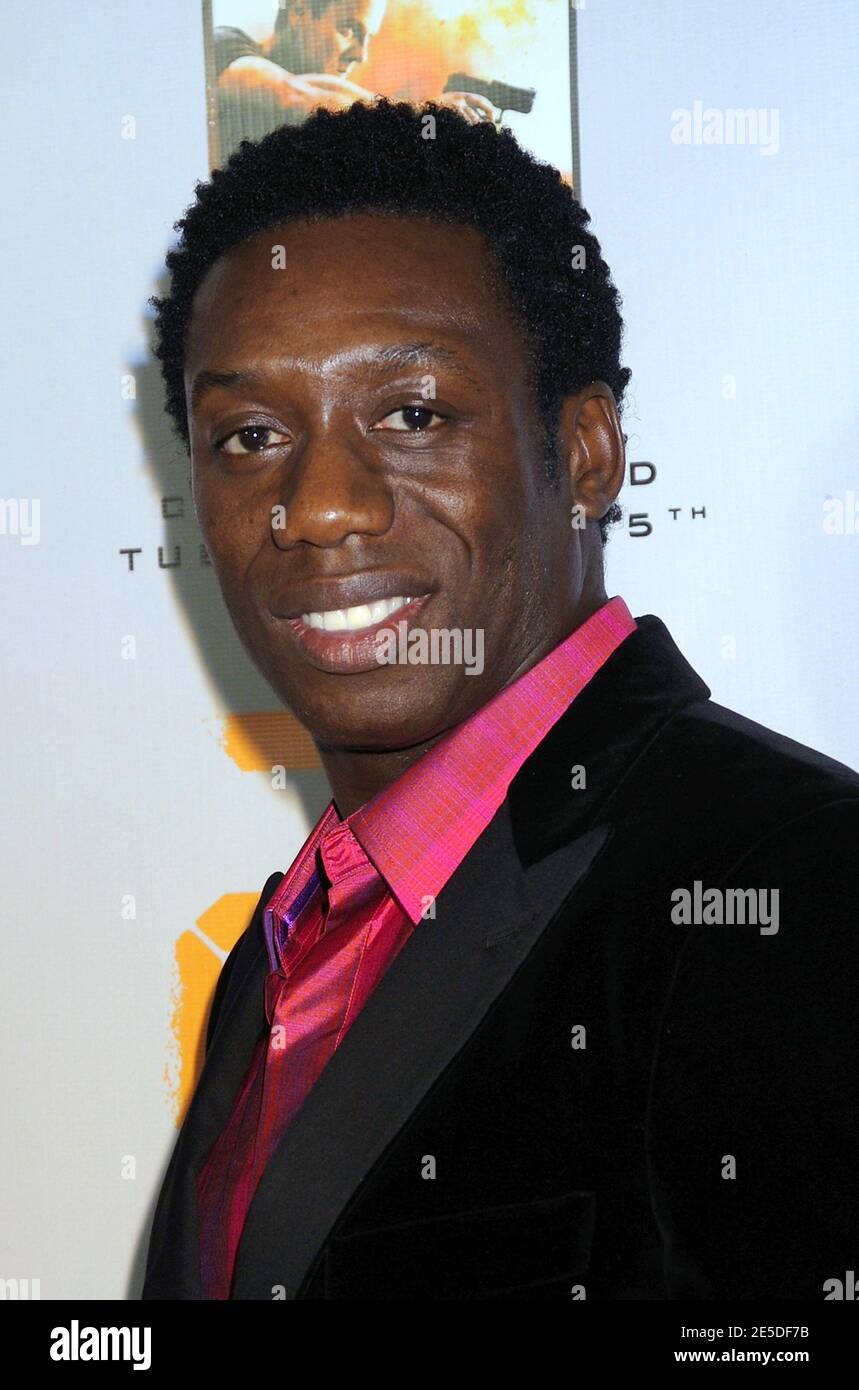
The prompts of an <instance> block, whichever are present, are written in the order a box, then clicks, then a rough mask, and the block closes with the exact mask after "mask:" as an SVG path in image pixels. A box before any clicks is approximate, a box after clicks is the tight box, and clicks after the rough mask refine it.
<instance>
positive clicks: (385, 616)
mask: <svg viewBox="0 0 859 1390" xmlns="http://www.w3.org/2000/svg"><path fill="white" fill-rule="evenodd" d="M431 598H432V594H431V593H430V594H420V595H418V596H417V597H411V596H410V595H397V596H395V597H394V598H389V599H379V600H378V601H377V602H376V603H361V604H357V605H356V606H355V607H354V608H335V609H328V610H322V611H316V612H313V611H312V612H309V613H302V615H301V617H300V618H286V619H284V620H283V621H285V623H286V626H287V627H288V628H289V629H290V631H291V632H292V634H293V637H294V639H295V642H296V644H297V646H298V647H299V649H300V651H301V653H302V655H303V656H304V658H305V659H306V660H307V661H309V663H310V665H311V666H315V667H316V669H317V670H319V671H328V672H331V673H336V674H340V675H347V674H355V673H357V672H359V671H377V670H380V669H381V668H382V667H383V666H384V665H385V662H384V661H383V660H380V642H379V634H380V633H382V632H394V633H396V634H398V635H399V636H400V637H401V638H403V637H405V636H406V634H407V633H408V631H409V629H410V627H411V626H412V625H413V624H414V622H415V620H416V619H417V617H418V615H419V613H420V612H421V611H422V610H423V608H424V607H425V605H426V604H427V603H428V602H429V600H430V599H431Z"/></svg>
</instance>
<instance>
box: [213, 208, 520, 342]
mask: <svg viewBox="0 0 859 1390" xmlns="http://www.w3.org/2000/svg"><path fill="white" fill-rule="evenodd" d="M485 251H486V247H485V242H484V239H483V237H482V236H481V234H480V233H479V232H477V230H476V229H474V228H470V227H462V226H456V227H454V226H451V225H449V224H445V223H436V222H431V223H427V221H426V220H424V219H410V218H388V217H385V218H382V219H381V220H380V219H379V218H375V217H362V216H355V217H349V218H332V219H323V220H320V221H317V222H307V221H301V222H295V223H292V222H290V223H287V224H282V225H280V226H277V227H273V228H269V229H266V230H264V231H262V232H258V233H256V234H255V235H254V236H253V237H251V238H249V239H248V240H247V241H245V242H242V243H240V244H239V245H237V246H235V247H232V248H231V249H230V250H229V251H228V252H226V253H224V255H223V256H222V257H221V258H220V259H219V260H218V261H217V262H216V263H215V265H214V266H213V267H212V268H211V269H210V270H209V272H208V274H207V275H206V277H205V278H204V280H203V282H202V283H201V285H200V287H199V289H198V290H197V294H196V296H195V300H194V307H193V313H192V317H191V326H190V333H189V351H192V350H193V345H194V340H195V338H197V337H198V334H203V335H204V337H205V339H209V338H210V336H211V334H212V332H213V331H217V332H221V331H222V330H223V328H224V326H225V324H226V323H227V322H229V325H230V329H231V331H232V332H233V333H234V334H239V335H242V336H243V335H244V333H245V332H248V333H249V334H250V335H252V336H253V335H263V334H265V333H266V332H286V333H287V334H291V333H292V332H295V333H299V332H300V333H301V334H302V336H304V337H307V338H309V339H313V338H314V337H316V336H321V337H324V336H325V335H326V334H327V333H329V332H330V330H331V327H332V326H334V327H337V328H338V330H339V331H343V332H347V333H348V332H349V331H350V328H351V326H352V325H353V324H355V323H356V321H357V320H361V321H362V322H370V321H374V324H375V327H376V329H378V330H379V331H381V332H384V331H385V330H386V328H387V329H388V330H389V331H388V336H389V338H390V339H391V341H392V342H393V341H395V340H397V339H403V336H404V331H403V328H402V325H405V324H408V325H410V332H411V336H412V337H414V338H415V339H417V338H419V337H421V336H436V335H435V334H431V333H430V330H431V329H432V328H433V327H436V328H437V327H441V328H444V327H445V326H447V327H448V328H449V329H450V330H452V331H456V332H458V333H459V334H462V335H463V337H464V338H465V339H469V338H472V337H473V336H477V337H483V336H485V334H486V332H487V330H488V329H492V331H495V332H498V331H500V330H501V329H502V327H503V323H502V319H504V318H507V314H506V312H505V309H506V306H504V305H502V303H501V299H500V296H499V294H498V291H497V288H496V287H495V285H494V284H493V282H492V281H491V278H490V276H489V275H488V274H487V263H486V255H485ZM386 321H388V322H387V323H386ZM195 328H196V329H197V330H198V331H197V333H195V331H194V330H195ZM406 336H409V334H408V333H407V334H406Z"/></svg>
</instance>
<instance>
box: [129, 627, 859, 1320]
mask: <svg viewBox="0 0 859 1390" xmlns="http://www.w3.org/2000/svg"><path fill="white" fill-rule="evenodd" d="M638 622H639V628H638V630H637V631H636V632H634V633H633V634H632V635H631V636H630V637H629V638H627V639H626V641H624V642H623V643H622V645H621V646H620V647H619V648H618V649H617V651H615V652H614V653H613V655H612V656H611V657H610V658H609V660H608V662H607V663H606V664H605V666H604V667H603V668H602V669H601V670H600V671H599V672H598V673H597V675H596V676H595V677H594V678H593V680H592V681H591V682H590V684H589V685H588V686H587V687H586V688H585V690H584V691H583V692H582V693H581V695H579V696H578V698H577V699H576V700H575V701H574V702H573V703H572V704H571V705H570V707H569V709H568V710H567V712H566V713H565V714H564V715H563V716H562V718H561V719H560V720H559V721H558V722H557V723H556V724H555V726H554V727H553V728H552V729H551V731H550V732H549V734H548V735H547V737H546V738H545V739H544V740H543V742H542V743H541V744H540V745H539V747H538V748H537V749H536V750H535V751H534V753H533V754H532V755H531V756H530V757H529V758H528V760H527V761H526V762H525V763H524V765H523V766H522V768H521V769H520V770H519V772H518V774H517V775H516V777H515V778H514V780H513V782H512V783H511V785H510V788H509V792H508V796H507V799H506V800H505V802H504V803H503V805H502V806H501V807H500V809H499V810H498V812H497V814H496V815H495V817H494V819H493V820H492V822H491V823H490V825H489V826H488V827H487V829H486V831H485V832H484V833H483V835H482V836H481V837H480V838H479V839H478V841H477V842H476V844H475V845H474V847H473V849H472V850H471V851H470V853H469V854H468V855H467V856H466V858H465V859H464V860H463V862H462V863H461V865H460V866H459V868H458V869H457V870H456V872H455V873H454V874H453V876H452V878H451V879H450V880H449V881H448V883H447V884H446V886H445V887H444V889H443V890H442V892H441V893H440V894H439V896H438V898H437V901H436V919H435V920H434V921H426V922H422V923H420V924H419V926H418V927H417V929H416V930H415V932H414V935H413V936H412V937H411V938H410V940H409V942H408V944H407V945H406V947H405V948H404V949H403V950H402V952H401V953H400V955H399V956H398V957H397V958H396V960H395V961H394V963H393V965H392V966H391V967H390V969H389V971H388V972H387V974H386V975H385V976H384V978H383V979H382V981H381V983H380V985H379V986H378V988H377V990H376V992H375V993H374V994H373V995H372V997H371V998H370V1000H369V1001H368V1003H367V1004H366V1006H365V1008H364V1009H363V1011H362V1012H361V1014H360V1015H359V1017H358V1018H357V1020H356V1021H355V1023H354V1024H353V1026H352V1027H351V1029H350V1031H349V1032H348V1033H347V1035H346V1037H345V1038H344V1040H343V1042H342V1043H341V1045H340V1047H339V1048H338V1050H337V1052H336V1053H335V1054H334V1056H333V1058H332V1059H331V1061H330V1062H329V1064H328V1065H327V1067H326V1068H325V1070H324V1072H323V1073H322V1075H321V1077H320V1079H319V1081H318V1082H317V1084H316V1085H315V1086H314V1088H313V1090H312V1091H311V1092H310V1095H309V1096H308V1098H307V1100H306V1102H305V1103H304V1105H303V1106H302V1108H301V1110H300V1111H299V1112H298V1115H297V1116H296V1118H295V1120H294V1121H293V1124H292V1126H291V1128H290V1130H289V1131H288V1133H287V1135H286V1137H285V1139H284V1140H283V1142H282V1143H281V1145H280V1147H279V1149H278V1150H277V1151H276V1153H275V1155H274V1157H273V1158H272V1160H271V1162H270V1164H269V1166H268V1168H267V1169H266V1172H265V1174H264V1175H263V1178H262V1180H261V1182H260V1184H259V1187H258V1188H257V1191H256V1194H255V1196H254V1200H253V1203H252V1205H251V1207H250V1210H249V1212H248V1217H247V1221H246V1224H245V1228H244V1232H243V1235H242V1240H241V1244H240V1246H239V1251H238V1257H237V1262H236V1274H235V1280H234V1285H233V1295H232V1296H233V1298H236V1299H268V1300H270V1299H278V1298H285V1299H307V1298H318V1299H330V1298H346V1299H391V1298H396V1299H421V1300H423V1299H474V1298H479V1299H497V1298H504V1299H506V1298H513V1299H522V1298H527V1299H561V1300H564V1301H569V1300H571V1299H581V1298H587V1299H597V1300H609V1299H716V1298H728V1299H754V1298H764V1297H773V1298H782V1299H792V1300H799V1299H814V1300H818V1299H819V1300H823V1299H824V1298H825V1297H826V1293H825V1291H824V1285H825V1284H827V1282H828V1281H829V1280H832V1279H842V1280H843V1279H844V1276H845V1273H846V1271H847V1270H848V1269H852V1268H854V1267H856V1259H857V1256H859V1229H857V1226H858V1225H859V1223H857V1197H856V1192H857V1176H859V1123H857V1114H856V1095H857V1084H856V1083H857V1071H859V1049H857V1029H856V1017H857V1004H859V991H857V973H859V972H857V960H859V952H857V934H856V916H857V914H856V908H855V899H856V886H855V884H856V881H855V868H856V862H857V857H859V856H857V851H859V843H857V829H859V777H857V775H856V774H855V773H854V772H851V771H850V770H849V769H848V768H846V767H843V766H842V765H841V764H839V763H836V762H833V761H832V760H831V759H829V758H826V757H824V756H823V755H821V754H819V753H816V752H814V751H812V750H811V749H809V748H806V747H803V746H802V745H800V744H797V743H794V742H792V741H791V740H789V739H787V738H783V737H782V736H780V735H779V734H776V733H773V732H771V731H769V730H767V729H765V728H763V727H762V726H761V725H759V724H754V723H752V722H751V721H750V720H748V719H744V718H742V717H741V716H739V715H737V714H734V713H732V712H731V711H729V710H727V709H724V708H722V707H721V706H719V705H717V704H714V703H713V702H712V701H711V700H710V699H709V694H710V692H709V690H708V688H707V686H706V685H705V684H704V682H703V681H702V680H701V679H700V678H699V677H698V676H697V675H696V674H695V672H694V671H693V670H692V668H691V667H690V666H689V665H688V663H687V662H686V661H685V660H684V658H683V656H682V655H681V654H680V652H679V651H678V649H677V647H676V646H675V644H674V642H673V640H672V638H671V636H670V635H669V633H668V631H667V629H666V628H665V626H664V625H663V623H662V622H660V620H659V619H658V618H655V617H652V616H647V617H643V618H640V619H639V620H638ZM576 766H582V767H583V768H584V769H585V779H586V785H585V786H584V787H578V788H574V787H573V785H572V782H573V780H574V779H573V776H572V772H571V769H573V768H574V767H576ZM576 780H581V779H580V778H579V779H576ZM280 877H281V875H280V874H273V875H272V876H271V877H270V878H269V880H268V882H267V883H266V885H265V887H264V889H263V892H262V895H261V897H260V900H259V904H258V906H257V909H256V912H255V914H254V917H253V920H252V921H251V923H250V926H249V927H248V929H247V931H246V932H245V933H244V935H243V936H242V937H241V938H240V940H239V941H238V943H237V944H236V946H235V948H234V949H233V951H232V952H231V954H230V956H229V958H228V960H227V962H226V964H225V965H224V968H223V971H222V973H221V977H220V979H219V982H218V987H217V990H216V994H215V998H214V1002H213V1006H212V1010H211V1015H210V1021H209V1029H208V1039H207V1055H206V1062H205V1066H204V1069H203V1072H202V1075H201V1078H200V1082H199V1084H198V1087H197V1089H196V1092H195V1094H194V1097H193V1100H192V1102H191V1105H190V1107H189V1110H188V1114H187V1117H186V1119H185V1122H184V1125H183V1127H182V1130H181V1132H180V1134H179V1136H178V1139H177V1142H176V1146H175V1149H174V1152H173V1155H172V1158H171V1161H170V1165H169V1168H168V1170H167V1174H166V1177H165V1179H164V1182H163V1186H162V1188H161V1193H160V1197H159V1201H158V1206H157V1210H156V1213H155V1219H154V1225H153V1230H152V1235H151V1241H150V1246H149V1254H148V1263H147V1270H146V1278H145V1284H144V1288H143V1293H142V1297H143V1298H144V1299H148V1298H157V1299H199V1298H200V1297H201V1289H200V1273H199V1261H198V1246H197V1219H196V1207H195V1199H194V1183H195V1176H196V1172H197V1170H198V1169H199V1168H200V1166H201V1164H202V1163H203V1161H204V1159H205V1157H206V1155H207V1153H208V1151H209V1149H210V1148H211V1146H212V1144H213V1143H214V1141H215V1139H216V1138H217V1136H218V1134H219V1133H220V1131H221V1129H222V1128H223V1126H224V1125H225V1123H226V1121H227V1117H228V1114H229V1111H230V1108H231V1105H232V1102H233V1099H234V1097H235V1094H236V1092H237V1090H238V1087H239V1085H240V1084H241V1082H242V1080H243V1078H244V1075H245V1072H246V1070H247V1067H248V1065H249V1062H250V1057H251V1052H252V1050H253V1047H254V1044H255V1043H256V1041H257V1039H258V1038H259V1036H260V1034H261V1032H262V1031H264V1030H265V1027H266V1020H265V1013H264V1009H263V981H264V978H265V975H266V973H267V969H268V962H267V956H266V952H265V946H264V941H263V935H262V909H263V906H264V904H265V902H266V901H267V900H268V898H269V897H270V896H271V894H272V893H273V891H274V889H275V887H276V885H277V883H278V881H279V879H280ZM696 882H697V883H698V885H699V886H698V890H697V893H698V900H699V906H700V902H701V895H702V894H703V893H705V892H706V891H707V890H711V889H715V890H718V892H717V894H715V895H710V900H714V901H717V902H718V901H721V902H725V903H726V902H727V897H726V896H724V895H726V894H727V893H728V890H731V889H743V890H748V889H752V890H756V893H760V892H763V893H766V895H767V897H766V898H763V899H761V898H759V897H758V898H757V901H758V902H759V903H764V904H768V910H769V913H770V914H772V911H773V904H774V901H775V899H774V897H773V890H778V915H777V918H775V917H773V918H772V921H771V922H770V925H769V928H768V930H766V931H763V930H762V929H761V925H760V924H755V923H753V922H749V921H742V922H736V923H735V924H727V923H723V924H720V923H718V922H701V921H699V922H697V923H696V922H691V923H690V922H683V921H678V920H677V917H678V907H677V904H678V901H679V899H678V896H677V895H678V890H682V889H686V890H688V892H689V894H690V896H691V897H692V900H693V901H694V894H695V892H696V890H695V884H696ZM744 901H747V902H750V901H751V895H748V897H747V898H746V899H744ZM714 910H715V909H714ZM700 915H701V914H700V911H699V913H698V916H699V917H700ZM711 915H712V914H711ZM776 923H777V928H778V929H777V930H776V931H773V930H772V927H773V925H776Z"/></svg>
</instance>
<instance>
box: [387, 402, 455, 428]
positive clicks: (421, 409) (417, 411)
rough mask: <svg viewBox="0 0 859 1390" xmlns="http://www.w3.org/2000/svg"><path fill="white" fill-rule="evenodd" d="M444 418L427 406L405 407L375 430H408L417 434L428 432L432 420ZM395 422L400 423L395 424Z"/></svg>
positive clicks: (393, 413)
mask: <svg viewBox="0 0 859 1390" xmlns="http://www.w3.org/2000/svg"><path fill="white" fill-rule="evenodd" d="M444 418H445V417H444V416H443V415H439V413H438V411H437V410H430V409H429V407H428V406H425V405H404V406H403V407H402V408H401V409H400V410H393V411H392V412H391V414H390V415H386V416H385V418H384V420H380V421H379V423H378V425H375V426H374V429H377V430H378V429H389V430H408V431H410V432H411V433H412V434H417V433H419V432H420V431H422V430H428V429H429V428H430V422H431V421H432V420H434V419H435V420H442V421H443V420H444ZM394 421H397V422H398V423H396V424H395V423H394ZM436 428H438V427H437V426H436Z"/></svg>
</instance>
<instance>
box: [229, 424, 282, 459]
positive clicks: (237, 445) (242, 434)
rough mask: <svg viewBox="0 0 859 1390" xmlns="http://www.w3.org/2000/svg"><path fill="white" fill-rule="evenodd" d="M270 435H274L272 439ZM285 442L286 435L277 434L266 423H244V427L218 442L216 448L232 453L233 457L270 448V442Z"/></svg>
mask: <svg viewBox="0 0 859 1390" xmlns="http://www.w3.org/2000/svg"><path fill="white" fill-rule="evenodd" d="M271 436H275V438H274V439H272V437H271ZM284 442H286V435H285V434H279V433H278V431H277V430H272V429H269V428H268V427H267V426H266V425H246V426H245V428H244V429H241V430H233V433H232V434H228V435H227V436H226V437H225V438H224V439H222V440H221V441H220V443H219V444H218V446H217V447H218V448H219V449H220V451H221V453H223V454H232V455H233V457H235V456H236V455H242V454H258V453H260V452H261V451H262V450H263V449H268V448H271V446H272V444H275V443H277V444H280V443H284Z"/></svg>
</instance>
